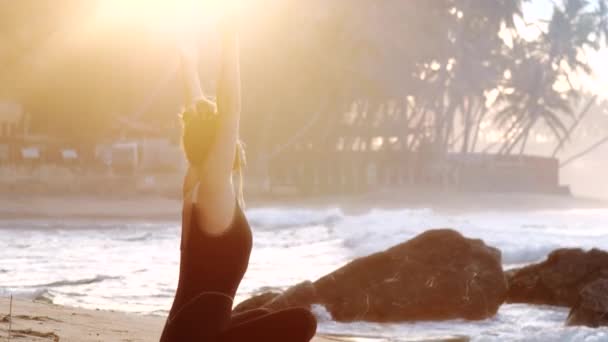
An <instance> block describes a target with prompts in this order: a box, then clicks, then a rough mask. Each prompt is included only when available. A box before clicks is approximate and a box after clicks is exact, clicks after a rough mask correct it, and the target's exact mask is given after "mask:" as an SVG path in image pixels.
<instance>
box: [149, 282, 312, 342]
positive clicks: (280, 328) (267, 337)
mask: <svg viewBox="0 0 608 342" xmlns="http://www.w3.org/2000/svg"><path fill="white" fill-rule="evenodd" d="M231 306H232V301H231V300H230V299H229V298H226V297H223V296H220V295H217V294H202V295H200V296H198V297H196V298H195V299H193V300H192V301H190V302H189V303H187V304H186V305H184V306H183V307H182V308H181V309H180V310H179V311H178V312H177V313H176V314H175V315H174V317H170V318H169V319H168V320H167V324H166V325H165V329H164V331H163V335H162V337H161V339H160V341H161V342H190V341H192V342H309V341H310V340H311V339H312V338H313V337H314V335H315V333H316V330H317V321H316V319H315V317H314V316H313V315H312V313H311V312H310V311H309V310H307V309H304V308H293V309H286V310H281V311H276V312H271V311H269V310H266V309H256V310H251V311H246V312H242V313H238V314H234V315H233V314H232V313H231Z"/></svg>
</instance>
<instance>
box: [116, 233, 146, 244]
mask: <svg viewBox="0 0 608 342" xmlns="http://www.w3.org/2000/svg"><path fill="white" fill-rule="evenodd" d="M151 237H152V233H146V234H144V235H141V236H133V237H127V238H119V239H116V240H118V241H123V242H140V241H146V240H149V239H150V238H151Z"/></svg>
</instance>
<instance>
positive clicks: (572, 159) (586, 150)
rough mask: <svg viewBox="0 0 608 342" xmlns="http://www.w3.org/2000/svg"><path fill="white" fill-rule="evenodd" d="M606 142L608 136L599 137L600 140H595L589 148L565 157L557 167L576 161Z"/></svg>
mask: <svg viewBox="0 0 608 342" xmlns="http://www.w3.org/2000/svg"><path fill="white" fill-rule="evenodd" d="M606 143H608V136H607V137H605V138H603V139H601V140H600V141H598V142H596V143H595V144H593V145H591V146H590V147H589V148H586V149H585V150H583V151H582V152H580V153H577V154H575V155H574V156H572V157H570V158H568V159H566V161H564V162H562V163H561V164H560V166H559V167H560V168H563V167H566V166H567V165H568V164H571V163H573V162H575V161H577V160H578V159H580V158H583V157H584V156H586V155H588V154H589V153H591V152H593V151H595V150H596V149H598V148H600V147H601V146H602V145H604V144H606Z"/></svg>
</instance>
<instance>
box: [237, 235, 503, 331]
mask: <svg viewBox="0 0 608 342" xmlns="http://www.w3.org/2000/svg"><path fill="white" fill-rule="evenodd" d="M506 292H507V287H506V282H505V278H504V274H503V270H502V265H501V254H500V251H498V250H497V249H495V248H492V247H488V246H486V245H485V244H484V243H483V241H481V240H474V239H467V238H465V237H463V236H462V235H460V234H459V233H458V232H456V231H453V230H448V229H444V230H431V231H428V232H425V233H423V234H421V235H419V236H418V237H416V238H414V239H412V240H410V241H407V242H405V243H402V244H400V245H397V246H395V247H393V248H390V249H388V250H386V251H384V252H380V253H376V254H373V255H370V256H367V257H363V258H360V259H356V260H354V261H352V262H351V263H349V264H347V265H346V266H344V267H342V268H340V269H338V270H336V271H334V272H333V273H330V274H328V275H326V276H324V277H322V278H321V279H319V280H317V281H316V282H315V283H303V284H300V285H298V286H296V287H294V288H291V289H290V290H288V291H287V292H286V293H284V294H281V295H280V296H276V297H273V298H272V299H271V300H269V301H268V302H267V303H265V304H264V305H261V306H262V307H267V308H273V309H275V308H283V307H285V306H310V305H311V304H321V305H323V306H325V308H326V309H327V310H328V311H329V312H330V313H331V315H332V316H333V318H334V319H335V320H337V321H357V320H362V321H373V322H399V321H418V320H447V319H457V318H462V319H469V320H479V319H485V318H488V317H491V316H493V315H494V314H496V311H497V310H498V308H499V306H500V305H501V304H502V303H503V301H504V299H505V297H506ZM250 301H251V302H250V303H248V302H249V301H246V302H245V303H244V304H243V305H244V307H247V308H251V306H250V304H251V303H253V302H256V303H259V297H257V299H256V297H254V298H252V299H251V300H250Z"/></svg>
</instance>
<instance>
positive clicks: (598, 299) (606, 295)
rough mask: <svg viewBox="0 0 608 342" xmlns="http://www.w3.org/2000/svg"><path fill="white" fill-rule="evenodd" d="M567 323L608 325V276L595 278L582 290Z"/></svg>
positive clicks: (595, 325) (570, 324) (592, 326)
mask: <svg viewBox="0 0 608 342" xmlns="http://www.w3.org/2000/svg"><path fill="white" fill-rule="evenodd" d="M566 324H567V325H569V326H574V325H583V326H587V327H591V328H597V327H600V326H608V278H606V279H598V280H595V281H593V282H592V283H590V284H588V285H587V286H585V287H584V288H583V289H582V290H581V293H580V296H579V301H578V303H577V304H576V305H575V306H574V307H573V308H572V310H570V314H569V315H568V321H567V322H566Z"/></svg>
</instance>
